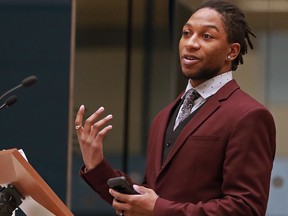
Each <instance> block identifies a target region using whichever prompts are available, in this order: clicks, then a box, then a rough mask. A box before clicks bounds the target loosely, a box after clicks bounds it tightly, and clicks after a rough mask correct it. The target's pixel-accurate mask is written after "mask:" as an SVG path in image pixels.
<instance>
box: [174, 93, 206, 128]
mask: <svg viewBox="0 0 288 216" xmlns="http://www.w3.org/2000/svg"><path fill="white" fill-rule="evenodd" d="M199 96H200V95H199V93H198V92H197V91H196V90H194V89H189V90H188V91H187V92H186V95H185V97H184V101H183V106H182V108H181V110H180V113H179V115H178V117H177V119H176V121H175V126H174V130H175V129H176V127H177V126H178V125H179V124H180V123H181V122H182V121H183V120H184V119H186V118H187V117H188V116H189V115H190V113H191V109H192V107H193V103H194V100H196V99H197V98H198V97H199Z"/></svg>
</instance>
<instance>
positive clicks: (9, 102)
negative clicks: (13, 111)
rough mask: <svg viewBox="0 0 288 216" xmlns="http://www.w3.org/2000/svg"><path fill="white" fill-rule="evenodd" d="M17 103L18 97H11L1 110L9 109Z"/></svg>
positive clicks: (0, 107)
mask: <svg viewBox="0 0 288 216" xmlns="http://www.w3.org/2000/svg"><path fill="white" fill-rule="evenodd" d="M16 102H17V97H16V96H15V95H12V96H10V97H9V98H7V100H6V101H5V102H4V103H3V104H2V105H1V106H0V110H1V109H3V108H5V107H9V106H11V105H13V104H14V103H16Z"/></svg>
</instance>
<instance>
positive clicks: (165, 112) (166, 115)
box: [154, 93, 182, 173]
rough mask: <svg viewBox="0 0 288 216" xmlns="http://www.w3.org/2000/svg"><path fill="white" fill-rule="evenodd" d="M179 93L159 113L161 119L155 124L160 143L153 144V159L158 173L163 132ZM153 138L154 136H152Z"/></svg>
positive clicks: (178, 99) (160, 162) (163, 137)
mask: <svg viewBox="0 0 288 216" xmlns="http://www.w3.org/2000/svg"><path fill="white" fill-rule="evenodd" d="M181 95H182V93H181V94H180V95H179V96H178V97H177V98H176V100H175V101H174V102H173V103H171V104H170V105H168V106H167V107H166V108H165V109H164V110H163V113H162V115H161V121H159V122H158V123H159V124H157V129H158V130H157V134H156V135H157V138H156V139H157V143H161V144H162V145H161V144H159V145H156V146H155V157H156V158H155V159H156V161H155V162H156V164H157V165H156V166H157V171H158V173H159V172H160V171H161V169H162V167H161V165H162V154H163V143H164V139H165V132H166V128H167V125H168V124H169V120H170V117H171V115H172V114H173V110H174V109H175V108H176V107H177V105H178V103H179V102H180V100H181ZM154 138H155V137H154Z"/></svg>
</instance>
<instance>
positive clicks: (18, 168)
mask: <svg viewBox="0 0 288 216" xmlns="http://www.w3.org/2000/svg"><path fill="white" fill-rule="evenodd" d="M0 171H1V174H0V184H1V185H7V184H11V185H13V186H14V187H15V188H16V189H17V190H18V191H19V192H20V194H21V195H22V196H23V197H25V199H23V200H22V204H21V205H20V206H19V208H21V210H22V211H23V212H24V213H25V214H26V215H28V216H39V215H41V216H53V215H56V216H70V215H71V216H72V215H73V214H72V212H71V211H70V210H69V209H68V208H67V206H66V205H65V204H64V203H63V202H62V201H61V200H60V198H59V197H58V196H57V195H56V194H55V193H54V192H53V190H52V189H51V188H50V187H49V186H48V184H47V183H46V182H45V181H44V180H43V179H42V178H41V176H40V175H39V174H38V173H37V172H36V171H35V169H34V168H33V167H32V166H31V165H30V164H29V163H28V162H27V161H26V160H25V158H24V157H23V156H22V155H21V153H20V152H19V151H18V150H17V149H9V150H3V151H0Z"/></svg>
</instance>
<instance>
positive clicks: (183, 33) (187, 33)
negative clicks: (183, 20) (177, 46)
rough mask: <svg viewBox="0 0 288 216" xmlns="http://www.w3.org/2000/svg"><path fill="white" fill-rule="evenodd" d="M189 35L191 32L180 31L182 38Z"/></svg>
mask: <svg viewBox="0 0 288 216" xmlns="http://www.w3.org/2000/svg"><path fill="white" fill-rule="evenodd" d="M190 34H191V31H189V30H187V29H186V30H185V29H184V30H183V31H182V35H183V36H189V35H190Z"/></svg>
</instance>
